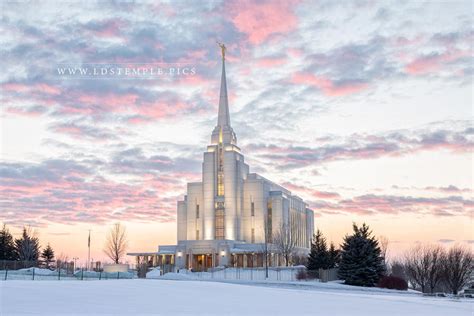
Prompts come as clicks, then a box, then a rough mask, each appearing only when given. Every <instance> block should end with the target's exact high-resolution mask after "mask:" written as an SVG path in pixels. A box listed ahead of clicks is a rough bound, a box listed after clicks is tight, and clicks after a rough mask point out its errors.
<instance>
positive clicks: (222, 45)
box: [217, 42, 227, 60]
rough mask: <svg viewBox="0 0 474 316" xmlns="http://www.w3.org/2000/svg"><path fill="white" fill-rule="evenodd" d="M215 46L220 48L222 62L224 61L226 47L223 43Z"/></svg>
mask: <svg viewBox="0 0 474 316" xmlns="http://www.w3.org/2000/svg"><path fill="white" fill-rule="evenodd" d="M217 45H219V47H220V48H221V51H222V60H225V51H226V50H227V47H225V45H224V44H223V43H220V42H217Z"/></svg>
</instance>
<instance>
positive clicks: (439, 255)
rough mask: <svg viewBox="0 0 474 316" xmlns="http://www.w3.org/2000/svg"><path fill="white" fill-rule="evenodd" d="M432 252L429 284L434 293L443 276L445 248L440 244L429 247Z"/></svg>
mask: <svg viewBox="0 0 474 316" xmlns="http://www.w3.org/2000/svg"><path fill="white" fill-rule="evenodd" d="M428 250H429V253H430V265H429V266H428V286H429V288H430V292H431V293H434V291H435V289H436V287H437V286H438V284H440V282H441V279H442V277H443V258H444V256H445V252H444V249H443V248H441V247H440V246H430V247H428Z"/></svg>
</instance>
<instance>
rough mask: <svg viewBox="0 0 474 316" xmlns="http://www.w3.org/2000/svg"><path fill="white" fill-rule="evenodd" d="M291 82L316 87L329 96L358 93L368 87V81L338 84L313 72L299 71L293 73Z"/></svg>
mask: <svg viewBox="0 0 474 316" xmlns="http://www.w3.org/2000/svg"><path fill="white" fill-rule="evenodd" d="M291 82H292V83H295V84H304V85H310V86H313V87H316V88H318V89H320V90H321V91H322V92H323V93H324V94H325V95H328V96H343V95H347V94H353V93H358V92H360V91H362V90H364V89H367V88H368V84H367V83H344V84H339V85H336V84H335V83H334V82H333V81H332V80H330V79H328V78H326V77H323V76H316V75H314V74H311V73H297V74H295V75H293V77H292V78H291Z"/></svg>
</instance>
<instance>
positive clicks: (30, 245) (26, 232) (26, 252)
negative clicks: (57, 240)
mask: <svg viewBox="0 0 474 316" xmlns="http://www.w3.org/2000/svg"><path fill="white" fill-rule="evenodd" d="M15 251H16V253H17V255H18V259H19V260H21V261H25V263H26V262H27V261H29V262H31V263H34V262H36V261H38V257H39V254H40V246H39V240H38V237H35V234H34V232H33V231H31V229H30V228H28V229H27V228H26V227H24V228H23V234H22V236H21V238H18V239H16V240H15Z"/></svg>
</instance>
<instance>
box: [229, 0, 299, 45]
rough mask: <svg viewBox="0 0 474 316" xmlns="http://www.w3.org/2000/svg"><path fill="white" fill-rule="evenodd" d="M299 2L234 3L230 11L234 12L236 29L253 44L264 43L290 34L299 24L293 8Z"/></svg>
mask: <svg viewBox="0 0 474 316" xmlns="http://www.w3.org/2000/svg"><path fill="white" fill-rule="evenodd" d="M297 2H298V1H263V2H252V1H245V0H242V1H232V2H229V4H230V5H229V6H230V7H229V11H230V12H233V13H234V14H233V18H232V22H233V23H234V25H235V27H236V28H237V29H238V30H239V31H240V32H242V33H245V34H246V35H247V36H248V40H249V41H250V43H251V44H254V45H258V44H261V43H263V42H264V41H265V40H267V39H268V38H269V37H270V36H271V35H273V34H279V33H289V32H291V31H292V30H294V29H295V28H296V26H297V24H298V18H297V17H296V15H295V14H294V12H293V7H294V6H295V5H296V3H297Z"/></svg>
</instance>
